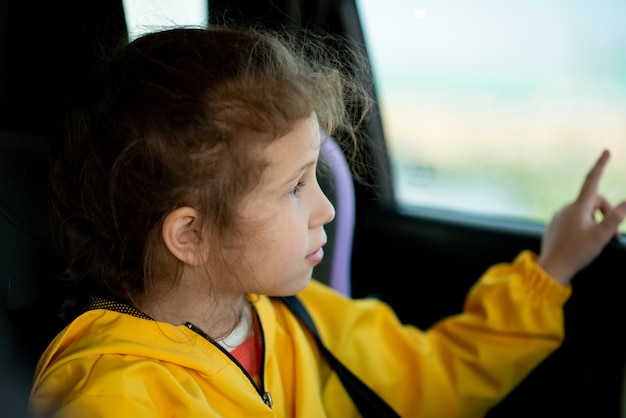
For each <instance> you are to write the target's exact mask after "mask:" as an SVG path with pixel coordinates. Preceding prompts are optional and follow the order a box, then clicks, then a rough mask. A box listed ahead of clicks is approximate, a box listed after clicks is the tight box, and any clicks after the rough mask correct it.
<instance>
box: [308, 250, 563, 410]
mask: <svg viewBox="0 0 626 418" xmlns="http://www.w3.org/2000/svg"><path fill="white" fill-rule="evenodd" d="M311 290H313V289H311ZM570 293H571V288H569V287H563V286H561V285H560V284H559V283H557V282H556V281H555V280H553V279H552V278H550V277H549V276H548V275H547V274H546V273H545V272H544V271H543V270H542V269H541V268H540V267H539V266H537V264H536V263H535V255H534V254H533V253H532V252H530V251H525V252H522V253H520V254H519V255H518V256H517V258H516V259H515V260H514V261H513V262H512V263H502V264H497V265H494V266H493V267H491V268H489V269H488V270H487V271H486V272H485V274H484V275H483V276H482V277H481V278H480V280H478V282H477V283H476V284H475V285H474V286H473V287H472V289H471V290H470V292H469V294H468V296H467V298H466V302H465V306H464V310H463V312H462V313H460V314H458V315H453V316H450V317H447V318H445V319H442V320H441V321H439V322H437V323H436V324H434V325H433V326H432V327H430V328H429V329H427V330H421V329H418V328H416V327H414V326H411V325H405V324H402V323H400V321H399V320H398V318H397V317H396V316H395V314H394V313H393V311H392V310H391V308H390V307H389V306H387V305H386V304H384V303H382V302H380V301H376V300H358V301H349V300H347V299H343V298H340V297H337V298H334V300H332V302H329V299H333V297H332V296H329V295H328V294H327V292H325V291H321V292H319V293H318V292H316V291H309V292H306V291H305V292H304V294H303V296H304V299H305V301H306V302H307V306H309V307H310V308H312V314H313V317H314V320H315V321H316V324H317V325H318V328H319V329H320V332H321V334H322V338H323V339H324V341H326V342H327V345H329V348H330V349H331V351H333V352H334V353H335V354H336V355H337V356H338V357H339V358H340V359H341V360H342V361H343V362H344V363H345V364H346V365H347V366H348V367H349V368H350V369H351V370H352V371H353V372H354V373H355V374H356V375H357V376H359V377H360V378H361V379H362V380H363V381H365V382H366V383H367V384H368V385H369V386H370V387H371V388H372V389H374V390H375V391H376V392H377V393H378V394H379V395H381V396H382V397H383V398H384V399H385V400H386V401H387V402H388V403H389V404H390V405H391V406H393V407H394V409H395V410H396V411H398V413H399V414H400V415H401V416H415V417H417V416H419V417H425V418H427V417H432V418H441V417H450V418H456V417H473V418H474V417H483V416H484V415H485V414H486V413H487V412H488V410H489V409H491V408H492V407H493V406H495V405H496V404H497V403H498V402H499V401H500V400H502V399H503V398H504V397H505V396H506V395H507V394H508V393H509V392H510V391H511V390H512V389H514V388H515V386H517V385H518V384H519V383H520V382H521V381H522V380H523V379H524V378H525V377H526V376H527V375H528V374H529V373H530V372H531V371H532V370H533V369H534V368H535V367H536V366H537V365H538V364H539V363H541V362H542V361H543V360H544V359H545V358H546V357H548V356H549V355H550V354H551V353H552V352H553V351H554V350H556V349H557V348H558V347H559V346H560V344H561V342H562V340H563V332H564V331H563V329H564V326H563V325H564V322H563V305H564V303H565V301H566V300H567V299H568V298H569V295H570ZM320 308H321V309H320ZM338 318H340V320H338ZM324 393H325V394H326V396H327V398H326V400H325V404H326V405H337V406H338V411H337V412H338V414H337V416H340V414H339V410H340V409H341V410H344V411H345V410H346V408H350V407H352V405H350V404H349V402H350V401H349V400H348V399H346V397H345V394H343V395H342V393H343V390H342V388H341V383H340V382H339V381H338V379H336V377H335V376H331V377H330V378H329V379H328V380H327V386H326V388H325V390H324ZM339 406H341V408H339ZM329 416H334V415H333V414H332V413H331V414H329Z"/></svg>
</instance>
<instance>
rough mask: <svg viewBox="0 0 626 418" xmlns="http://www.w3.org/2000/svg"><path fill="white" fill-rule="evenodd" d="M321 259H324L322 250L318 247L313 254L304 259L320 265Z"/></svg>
mask: <svg viewBox="0 0 626 418" xmlns="http://www.w3.org/2000/svg"><path fill="white" fill-rule="evenodd" d="M323 258H324V248H323V247H319V248H318V249H317V250H315V251H314V252H312V253H311V254H309V255H307V256H306V259H307V260H308V261H312V262H314V263H315V264H318V263H320V262H321V261H322V259H323Z"/></svg>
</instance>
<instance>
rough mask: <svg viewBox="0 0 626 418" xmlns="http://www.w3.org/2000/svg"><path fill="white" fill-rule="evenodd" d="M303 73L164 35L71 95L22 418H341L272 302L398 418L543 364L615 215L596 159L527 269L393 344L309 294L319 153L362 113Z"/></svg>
mask: <svg viewBox="0 0 626 418" xmlns="http://www.w3.org/2000/svg"><path fill="white" fill-rule="evenodd" d="M293 45H295V43H294V44H293ZM303 51H305V52H303ZM322 52H323V49H320V48H317V47H315V48H306V49H303V48H298V47H293V46H292V42H290V41H289V40H287V39H286V38H281V37H278V35H271V34H268V33H262V32H260V31H252V30H245V31H243V30H237V29H233V28H224V27H211V28H209V29H192V28H179V29H170V30H165V31H161V32H157V33H153V34H149V35H146V36H144V37H142V38H139V39H137V40H135V41H134V42H132V43H130V44H128V45H126V46H124V47H122V48H121V49H120V50H119V51H118V52H117V53H116V55H115V56H113V57H112V59H111V60H110V62H109V63H108V65H107V66H106V68H104V69H103V71H102V73H101V74H100V76H99V78H98V81H97V82H95V83H93V85H91V87H90V88H89V89H86V90H85V92H84V94H83V95H82V97H81V100H79V101H77V103H76V104H75V105H74V106H73V109H72V110H71V111H69V112H68V123H67V127H68V129H67V135H66V154H65V156H64V157H63V158H60V159H59V160H58V162H57V164H55V165H54V170H53V174H54V179H55V181H54V190H55V195H56V199H55V208H56V213H57V215H58V218H59V220H60V222H61V231H62V233H63V235H62V237H63V240H62V242H61V244H63V246H64V247H63V250H64V251H65V253H66V254H67V256H68V260H69V264H68V267H67V270H66V280H67V281H68V283H70V284H72V285H73V286H72V287H73V289H74V290H73V296H72V299H71V300H72V301H73V302H72V304H70V305H69V306H76V307H77V308H78V309H79V311H78V312H77V313H76V314H75V315H73V316H72V317H71V318H70V319H71V322H70V323H69V325H68V326H67V327H66V328H65V329H64V330H63V331H62V332H60V333H59V335H58V336H57V337H56V338H55V339H54V341H52V343H51V344H50V345H49V347H48V349H47V351H46V352H45V353H44V354H43V355H42V357H41V359H40V361H39V364H38V367H37V371H36V377H35V380H34V384H33V388H32V392H31V397H30V407H31V410H32V412H33V413H34V415H35V416H45V417H50V416H53V417H79V416H89V417H92V416H97V417H119V416H124V417H126V416H128V417H157V416H168V417H218V416H229V417H242V416H253V417H295V416H298V417H325V416H326V417H353V416H358V415H359V412H358V411H357V409H356V407H355V405H354V403H353V402H352V400H351V398H350V397H349V396H348V395H347V393H346V391H345V388H344V387H343V386H342V384H341V382H340V380H339V379H338V378H337V375H336V373H335V372H334V371H333V370H332V369H331V367H330V366H329V364H328V363H327V362H326V361H325V360H324V359H323V358H322V357H321V354H320V351H319V350H318V348H317V346H316V345H315V342H314V340H313V339H312V337H311V334H310V333H309V331H308V330H307V329H306V328H304V327H303V325H302V323H301V322H300V321H299V320H298V319H297V318H296V317H295V316H294V315H293V314H292V313H291V311H290V310H289V309H288V308H287V307H286V306H285V305H284V304H283V303H282V302H281V301H280V300H279V299H277V298H274V297H277V296H289V295H294V294H298V297H299V298H300V299H301V300H302V302H303V303H304V305H305V306H306V307H307V309H308V310H309V311H310V313H311V316H312V317H313V319H314V321H315V324H316V325H317V328H318V329H319V332H320V334H321V336H322V338H323V340H324V341H325V343H326V344H327V346H328V347H329V349H330V351H331V352H333V353H334V354H335V355H336V356H337V357H338V358H339V359H340V360H341V361H342V362H343V363H345V364H346V365H347V366H348V368H349V369H351V370H353V371H354V373H355V374H356V375H357V376H359V377H360V378H361V379H362V380H363V381H364V382H365V383H366V384H367V385H368V386H370V387H371V388H372V389H373V390H374V391H375V392H376V393H378V394H379V395H380V396H381V397H382V398H383V399H384V400H385V401H386V402H387V403H388V404H389V405H390V406H391V407H392V408H393V409H394V410H395V411H396V412H397V413H398V414H400V415H401V416H411V417H435V418H441V417H460V416H464V417H480V416H484V415H485V414H486V412H487V411H488V410H489V409H490V408H491V407H492V406H494V405H495V404H496V403H497V402H499V401H500V400H501V399H502V398H503V397H504V396H506V394H507V393H509V392H510V391H511V390H512V389H513V388H514V387H515V386H516V385H517V384H518V383H519V382H520V381H521V380H522V379H524V377H525V376H526V375H527V374H528V373H529V372H530V371H532V370H533V368H534V367H536V366H537V365H538V364H539V363H540V362H541V361H542V360H543V359H545V358H546V357H547V356H548V355H549V354H550V353H552V352H553V351H554V350H555V349H557V348H558V347H559V345H560V344H561V341H562V339H563V311H562V307H563V304H564V303H565V301H566V300H567V299H568V297H569V295H570V292H571V288H570V286H569V282H570V280H571V278H572V276H573V275H574V274H576V272H577V271H578V270H580V269H581V268H583V267H584V266H585V265H587V264H588V263H589V262H590V261H591V260H592V259H593V258H594V257H595V256H597V255H598V254H599V252H600V251H601V250H602V248H603V247H604V245H605V244H606V243H607V242H608V241H609V240H610V239H611V237H612V236H613V235H614V234H615V232H616V230H617V228H618V225H619V223H620V222H621V221H622V219H623V218H624V217H625V216H626V202H622V203H621V204H619V205H618V206H616V207H615V208H612V207H611V206H610V205H609V204H608V203H607V202H606V200H605V199H604V198H603V197H602V196H601V195H599V194H598V190H597V189H598V182H599V179H600V176H601V173H602V170H603V168H604V166H605V164H606V162H607V159H608V152H605V153H603V154H602V156H601V157H600V159H599V160H598V162H597V163H596V165H595V166H594V167H593V169H592V170H591V172H590V173H589V175H588V177H587V179H586V181H585V183H584V185H583V187H582V190H581V192H580V195H579V196H578V198H577V199H576V200H575V201H574V202H573V203H572V204H570V205H568V206H566V207H564V208H563V209H562V210H561V211H560V212H558V213H557V214H556V215H555V217H554V219H553V221H552V222H551V223H550V224H549V226H548V228H547V230H546V234H545V236H544V241H543V245H542V247H543V248H542V251H541V254H540V255H538V256H537V255H535V254H533V253H532V252H530V251H523V252H521V253H520V254H519V256H518V257H517V258H516V259H515V260H514V261H513V262H512V263H502V264H498V265H496V266H494V267H492V268H490V269H489V270H488V271H487V272H486V273H485V274H484V276H483V277H482V278H481V279H480V280H479V281H478V282H477V283H476V285H475V286H474V287H473V289H472V290H471V292H470V293H469V295H468V298H467V301H466V305H465V310H464V312H463V313H461V314H459V315H456V316H454V317H450V318H447V319H444V320H442V321H440V322H439V323H437V324H435V325H434V326H433V327H432V328H430V329H428V330H419V329H417V328H415V327H413V326H410V325H403V324H401V323H400V322H399V321H398V319H397V318H396V317H395V316H394V314H393V313H392V311H391V309H390V308H389V307H388V306H386V305H385V304H384V303H382V302H380V301H375V300H358V301H357V300H349V299H347V298H345V297H343V296H342V295H340V294H338V293H335V292H334V291H333V290H331V289H329V288H327V287H325V286H324V285H322V284H320V283H318V282H316V281H312V280H311V274H312V270H313V267H314V266H315V265H316V264H318V263H319V262H320V261H321V260H322V257H323V247H324V244H325V243H326V234H325V232H324V225H326V224H327V223H328V222H330V221H331V220H332V219H333V217H334V209H333V207H332V205H331V204H330V202H329V201H328V200H327V199H326V197H325V196H324V194H323V193H322V191H321V189H320V187H319V185H318V183H317V179H316V170H317V165H318V157H319V150H320V146H321V144H322V141H321V140H320V138H321V137H322V136H323V135H321V132H324V133H327V134H329V135H335V136H337V137H338V138H340V139H343V140H345V141H347V140H351V141H352V143H354V140H355V139H356V137H357V133H358V123H359V122H360V121H362V120H363V117H364V115H362V114H355V111H356V110H357V109H362V110H364V111H366V110H367V107H368V98H367V96H366V95H365V94H364V91H365V90H364V89H363V87H362V86H360V85H359V84H358V83H356V80H354V79H351V78H349V77H347V76H344V75H342V74H343V73H342V72H341V71H338V68H340V67H339V66H337V65H335V63H333V60H332V59H331V58H332V55H327V56H322V55H320V54H321V53H322ZM313 53H314V54H313ZM353 121H356V123H353ZM597 210H599V211H600V212H602V214H603V215H604V216H603V219H602V220H601V221H600V222H596V221H594V219H593V216H592V215H593V213H594V212H596V211H597ZM69 300H70V299H68V301H69ZM68 303H69V302H68ZM383 371H384V372H383Z"/></svg>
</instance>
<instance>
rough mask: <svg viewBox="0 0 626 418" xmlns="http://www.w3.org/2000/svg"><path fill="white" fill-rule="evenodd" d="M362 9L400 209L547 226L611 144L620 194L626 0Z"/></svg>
mask: <svg viewBox="0 0 626 418" xmlns="http://www.w3.org/2000/svg"><path fill="white" fill-rule="evenodd" d="M357 5H358V8H359V13H360V15H361V19H362V27H363V30H364V36H365V39H366V42H367V49H368V53H369V55H370V59H371V62H372V65H373V73H374V77H375V82H376V89H377V95H378V100H379V103H380V108H381V115H382V118H383V120H382V122H383V127H384V132H385V136H386V141H387V143H388V149H389V153H390V159H391V163H392V167H393V171H392V176H393V181H394V187H395V198H396V200H397V203H398V205H399V206H400V207H401V208H404V209H409V210H413V211H417V210H418V209H430V211H431V212H432V210H433V209H436V210H438V211H439V212H441V213H445V212H446V211H451V212H449V213H450V214H452V215H454V216H457V217H458V216H459V215H462V214H473V215H480V216H487V217H489V218H492V219H496V218H500V219H505V220H506V219H509V220H512V221H513V220H518V221H522V222H532V223H539V224H541V223H545V222H546V221H547V220H548V219H549V218H550V217H551V216H552V213H553V211H554V210H555V209H556V208H558V207H560V206H561V205H562V204H563V203H565V202H566V201H567V200H570V199H571V198H572V196H575V194H576V193H577V191H578V188H579V186H580V185H581V184H582V181H583V178H582V177H581V173H585V172H586V170H587V169H588V168H589V167H591V165H592V164H593V162H594V161H595V159H596V158H597V156H599V155H600V153H601V151H602V149H603V148H605V147H606V148H609V149H610V150H611V152H612V162H611V164H609V166H608V168H607V172H606V174H605V176H604V177H603V180H602V184H601V190H602V191H603V193H604V194H605V195H606V196H607V198H608V199H609V201H610V202H611V203H616V202H617V201H618V199H620V197H621V196H623V195H624V190H625V188H626V163H625V162H626V25H624V23H623V22H624V16H626V2H623V1H617V0H578V1H575V2H571V1H567V0H555V1H550V2H545V1H541V0H523V1H522V0H509V1H504V2H503V1H498V0H477V1H471V2H468V1H463V0H448V1H443V2H442V1H433V0H419V1H406V0H386V1H384V2H382V1H379V0H357ZM415 213H417V212H415ZM623 228H624V229H622V230H623V231H624V230H626V226H625V227H623Z"/></svg>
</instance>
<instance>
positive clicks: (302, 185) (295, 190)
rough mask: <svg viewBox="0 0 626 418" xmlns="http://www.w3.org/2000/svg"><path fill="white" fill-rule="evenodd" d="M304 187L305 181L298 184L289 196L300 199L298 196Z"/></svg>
mask: <svg viewBox="0 0 626 418" xmlns="http://www.w3.org/2000/svg"><path fill="white" fill-rule="evenodd" d="M303 187H304V182H303V181H299V182H297V183H296V185H295V186H294V187H293V189H291V190H290V191H289V196H291V197H298V195H299V194H300V190H302V188H303Z"/></svg>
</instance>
